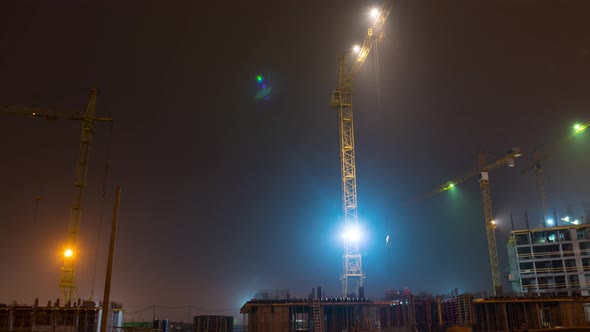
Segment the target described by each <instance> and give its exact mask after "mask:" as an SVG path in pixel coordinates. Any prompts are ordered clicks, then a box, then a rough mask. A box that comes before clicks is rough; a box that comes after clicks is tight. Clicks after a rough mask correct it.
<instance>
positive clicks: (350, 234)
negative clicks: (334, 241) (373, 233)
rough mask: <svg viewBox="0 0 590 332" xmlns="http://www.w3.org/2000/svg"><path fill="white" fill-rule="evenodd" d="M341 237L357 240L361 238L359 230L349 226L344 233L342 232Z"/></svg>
mask: <svg viewBox="0 0 590 332" xmlns="http://www.w3.org/2000/svg"><path fill="white" fill-rule="evenodd" d="M342 238H343V239H344V240H351V241H354V242H357V241H359V240H360V238H361V232H360V231H359V229H358V228H357V227H350V228H349V229H347V230H346V231H345V232H344V234H342Z"/></svg>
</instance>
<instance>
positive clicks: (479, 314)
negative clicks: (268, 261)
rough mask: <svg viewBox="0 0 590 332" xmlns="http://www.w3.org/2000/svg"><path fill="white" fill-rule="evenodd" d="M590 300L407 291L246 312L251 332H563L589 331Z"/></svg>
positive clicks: (250, 305)
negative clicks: (458, 331)
mask: <svg viewBox="0 0 590 332" xmlns="http://www.w3.org/2000/svg"><path fill="white" fill-rule="evenodd" d="M587 303H590V298H582V297H576V298H574V297H501V298H500V297H494V298H486V299H474V297H473V296H472V295H470V294H463V295H453V296H450V297H447V298H443V297H440V296H414V295H412V294H409V293H406V292H401V296H399V297H398V298H396V299H389V300H380V301H374V300H368V299H366V298H355V299H351V298H306V299H298V298H292V299H273V300H251V301H248V302H247V303H246V304H244V306H243V307H242V308H241V313H242V314H243V315H244V324H247V330H248V331H249V332H271V331H272V332H280V331H285V332H287V331H314V332H336V331H337V332H342V331H411V332H415V331H420V332H430V331H446V330H447V329H449V328H450V327H454V326H460V327H464V328H468V329H470V330H472V331H514V330H515V329H516V330H518V329H520V328H521V327H522V324H526V326H527V328H528V329H531V330H534V329H548V328H558V327H559V328H560V331H572V330H574V329H575V330H588V331H590V323H589V321H588V313H587V312H586V311H585V308H586V305H587Z"/></svg>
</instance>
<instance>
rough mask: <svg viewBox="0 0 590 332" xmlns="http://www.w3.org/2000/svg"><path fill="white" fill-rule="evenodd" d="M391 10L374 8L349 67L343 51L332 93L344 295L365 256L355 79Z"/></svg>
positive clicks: (352, 288) (353, 286) (354, 286)
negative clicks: (337, 147) (359, 202)
mask: <svg viewBox="0 0 590 332" xmlns="http://www.w3.org/2000/svg"><path fill="white" fill-rule="evenodd" d="M390 10H391V1H389V0H385V2H384V3H383V5H382V6H381V8H380V9H379V10H378V11H374V12H372V15H373V16H374V18H375V21H374V22H373V24H372V26H371V27H370V28H369V29H368V32H367V35H366V36H365V39H364V41H363V44H362V46H360V47H359V48H358V55H357V57H356V60H355V62H354V64H353V65H352V67H351V68H350V70H348V69H347V66H346V63H345V62H344V54H343V53H340V55H339V57H338V60H339V72H338V87H337V88H336V90H334V91H333V93H332V96H331V103H330V104H331V106H332V107H333V108H336V109H337V110H338V121H339V130H338V131H339V135H340V163H341V176H342V206H343V210H344V228H345V236H344V255H343V273H342V275H341V276H340V280H341V282H342V296H343V297H348V296H349V295H352V296H353V297H357V296H358V295H359V293H358V292H359V288H360V287H362V286H363V278H364V274H363V267H362V257H361V253H360V249H359V238H358V212H357V193H356V166H355V152H354V129H353V113H352V82H353V80H354V78H355V76H356V75H357V74H358V72H359V71H360V69H361V66H362V65H363V63H364V62H365V60H366V59H367V56H368V55H369V52H370V51H371V48H372V47H373V45H374V44H375V42H376V41H377V40H378V39H380V38H382V37H383V25H384V24H385V21H386V20H387V16H388V15H389V12H390Z"/></svg>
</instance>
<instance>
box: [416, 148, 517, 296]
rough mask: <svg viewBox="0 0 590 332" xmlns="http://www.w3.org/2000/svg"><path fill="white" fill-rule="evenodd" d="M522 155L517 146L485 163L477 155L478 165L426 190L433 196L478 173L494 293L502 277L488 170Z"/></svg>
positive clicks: (498, 292) (481, 154)
mask: <svg viewBox="0 0 590 332" xmlns="http://www.w3.org/2000/svg"><path fill="white" fill-rule="evenodd" d="M520 156H522V153H521V152H520V149H519V148H512V149H511V150H510V151H508V153H507V154H506V155H505V156H503V157H501V158H499V159H497V160H496V161H494V162H492V163H490V164H487V162H486V157H485V154H484V153H480V155H479V167H478V168H477V169H474V170H472V171H469V172H468V173H466V174H464V175H462V176H458V177H456V178H454V179H452V180H450V181H447V182H445V183H443V184H442V185H440V186H437V187H436V188H434V189H433V190H432V191H430V192H428V193H427V194H426V195H427V196H433V195H435V194H437V193H440V192H443V191H448V190H451V189H453V188H454V187H455V186H457V185H458V184H460V183H463V182H465V181H467V180H469V179H471V178H473V177H474V176H476V175H479V187H480V189H481V197H482V201H483V214H484V221H485V227H486V235H487V240H488V253H489V255H490V269H491V272H492V285H493V288H494V295H501V294H502V293H503V290H502V278H501V274H500V263H499V260H498V248H497V245H496V224H495V221H494V213H493V211H492V198H491V192H490V178H489V173H488V172H489V171H490V170H492V169H495V168H498V167H500V166H502V165H508V166H509V167H514V160H515V159H516V158H518V157H520Z"/></svg>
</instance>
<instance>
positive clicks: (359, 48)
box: [352, 45, 361, 53]
mask: <svg viewBox="0 0 590 332" xmlns="http://www.w3.org/2000/svg"><path fill="white" fill-rule="evenodd" d="M360 50H361V47H360V46H358V45H354V46H353V47H352V51H353V52H354V53H358V52H359V51H360Z"/></svg>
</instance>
